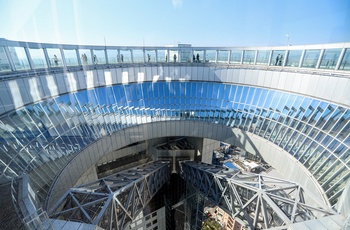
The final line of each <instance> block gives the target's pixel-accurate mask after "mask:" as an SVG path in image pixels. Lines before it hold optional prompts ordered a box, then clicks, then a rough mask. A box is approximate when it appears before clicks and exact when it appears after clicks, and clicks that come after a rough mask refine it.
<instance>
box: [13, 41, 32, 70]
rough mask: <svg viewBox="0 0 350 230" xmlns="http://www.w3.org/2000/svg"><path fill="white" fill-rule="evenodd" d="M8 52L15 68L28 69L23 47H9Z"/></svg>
mask: <svg viewBox="0 0 350 230" xmlns="http://www.w3.org/2000/svg"><path fill="white" fill-rule="evenodd" d="M9 52H10V55H11V58H12V61H13V63H14V65H15V68H16V70H21V69H30V66H29V62H28V58H27V55H26V52H25V51H24V48H22V47H9Z"/></svg>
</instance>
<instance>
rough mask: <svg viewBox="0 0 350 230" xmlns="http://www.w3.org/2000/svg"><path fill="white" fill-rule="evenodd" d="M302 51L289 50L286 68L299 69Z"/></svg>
mask: <svg viewBox="0 0 350 230" xmlns="http://www.w3.org/2000/svg"><path fill="white" fill-rule="evenodd" d="M302 53H303V51H302V50H289V51H288V57H287V61H286V66H291V67H299V63H300V58H301V54H302Z"/></svg>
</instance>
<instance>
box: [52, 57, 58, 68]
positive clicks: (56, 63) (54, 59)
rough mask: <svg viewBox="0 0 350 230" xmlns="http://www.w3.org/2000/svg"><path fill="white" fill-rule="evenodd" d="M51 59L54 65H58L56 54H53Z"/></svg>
mask: <svg viewBox="0 0 350 230" xmlns="http://www.w3.org/2000/svg"><path fill="white" fill-rule="evenodd" d="M53 61H54V62H55V66H58V58H57V56H56V54H55V55H53Z"/></svg>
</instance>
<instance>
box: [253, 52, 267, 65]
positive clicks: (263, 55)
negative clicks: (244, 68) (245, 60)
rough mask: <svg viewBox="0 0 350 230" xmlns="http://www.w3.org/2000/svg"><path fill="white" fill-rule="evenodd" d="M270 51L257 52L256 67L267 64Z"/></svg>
mask: <svg viewBox="0 0 350 230" xmlns="http://www.w3.org/2000/svg"><path fill="white" fill-rule="evenodd" d="M269 57H270V51H269V50H259V51H258V57H257V58H256V64H257V65H267V63H268V62H269Z"/></svg>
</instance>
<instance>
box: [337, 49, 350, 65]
mask: <svg viewBox="0 0 350 230" xmlns="http://www.w3.org/2000/svg"><path fill="white" fill-rule="evenodd" d="M339 69H340V70H350V49H349V48H348V49H346V50H345V54H344V57H343V59H342V60H341V63H340V66H339Z"/></svg>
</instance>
